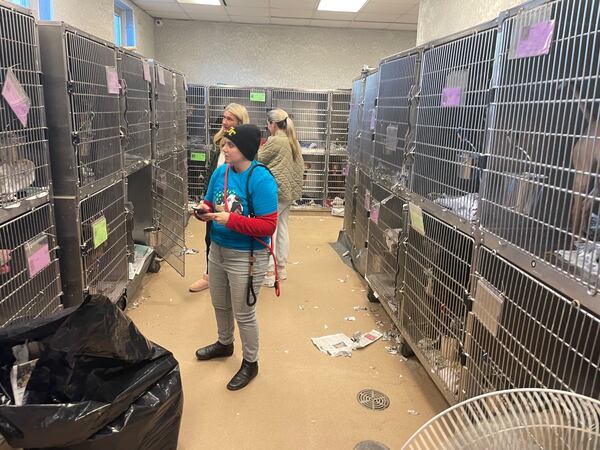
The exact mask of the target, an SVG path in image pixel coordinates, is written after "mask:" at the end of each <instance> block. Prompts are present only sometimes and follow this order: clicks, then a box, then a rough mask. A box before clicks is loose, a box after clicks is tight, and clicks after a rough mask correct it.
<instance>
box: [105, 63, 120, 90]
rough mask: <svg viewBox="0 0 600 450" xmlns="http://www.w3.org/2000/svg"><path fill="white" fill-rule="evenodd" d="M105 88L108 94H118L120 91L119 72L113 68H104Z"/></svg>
mask: <svg viewBox="0 0 600 450" xmlns="http://www.w3.org/2000/svg"><path fill="white" fill-rule="evenodd" d="M106 88H107V89H108V93H109V94H118V93H119V92H120V91H121V83H120V82H119V72H117V68H116V67H114V66H106Z"/></svg>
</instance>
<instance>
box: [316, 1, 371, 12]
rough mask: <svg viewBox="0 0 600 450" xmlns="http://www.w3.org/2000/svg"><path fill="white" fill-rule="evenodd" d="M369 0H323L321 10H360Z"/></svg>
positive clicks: (320, 5) (319, 8) (320, 4)
mask: <svg viewBox="0 0 600 450" xmlns="http://www.w3.org/2000/svg"><path fill="white" fill-rule="evenodd" d="M365 3H367V0H321V2H320V3H319V7H318V8H317V9H318V10H319V11H337V12H353V13H355V12H358V11H360V9H361V8H362V7H363V6H364V5H365Z"/></svg>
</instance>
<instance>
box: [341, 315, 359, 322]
mask: <svg viewBox="0 0 600 450" xmlns="http://www.w3.org/2000/svg"><path fill="white" fill-rule="evenodd" d="M344 320H347V321H349V322H354V321H355V320H356V317H354V316H347V317H344Z"/></svg>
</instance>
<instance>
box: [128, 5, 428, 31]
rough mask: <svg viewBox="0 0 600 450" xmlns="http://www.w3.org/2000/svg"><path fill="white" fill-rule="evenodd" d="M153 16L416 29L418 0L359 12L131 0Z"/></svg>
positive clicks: (366, 8)
mask: <svg viewBox="0 0 600 450" xmlns="http://www.w3.org/2000/svg"><path fill="white" fill-rule="evenodd" d="M131 1H133V3H135V4H136V5H138V6H139V7H140V8H142V9H143V10H145V11H146V12H147V13H148V14H150V15H151V16H152V17H155V18H160V19H181V20H204V21H210V22H236V23H254V24H273V25H302V26H315V27H336V28H371V29H378V30H416V29H417V19H418V15H419V0H368V1H367V3H366V4H365V5H364V6H363V7H362V9H361V10H360V11H359V12H357V13H345V12H327V11H317V6H318V4H319V0H225V3H226V5H227V6H206V5H195V4H192V3H180V2H178V1H177V0H131Z"/></svg>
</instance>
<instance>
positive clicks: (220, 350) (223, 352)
mask: <svg viewBox="0 0 600 450" xmlns="http://www.w3.org/2000/svg"><path fill="white" fill-rule="evenodd" d="M231 355H233V342H232V343H231V344H229V345H224V344H221V343H220V342H219V341H217V342H215V343H214V344H210V345H207V346H206V347H202V348H199V349H198V350H196V358H198V359H199V360H200V361H206V360H207V359H213V358H223V357H226V356H231Z"/></svg>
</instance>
